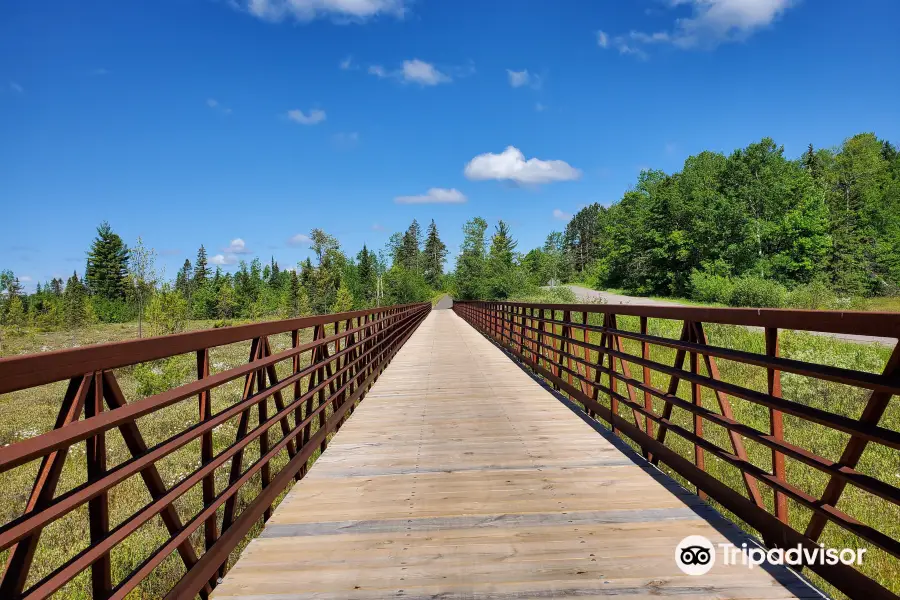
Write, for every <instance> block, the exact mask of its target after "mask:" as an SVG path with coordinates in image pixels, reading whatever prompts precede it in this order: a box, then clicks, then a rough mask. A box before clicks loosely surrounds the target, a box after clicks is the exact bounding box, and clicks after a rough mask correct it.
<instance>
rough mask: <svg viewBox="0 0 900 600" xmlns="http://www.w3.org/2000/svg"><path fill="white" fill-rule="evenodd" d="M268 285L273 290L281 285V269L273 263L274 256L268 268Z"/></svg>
mask: <svg viewBox="0 0 900 600" xmlns="http://www.w3.org/2000/svg"><path fill="white" fill-rule="evenodd" d="M269 285H270V286H271V287H273V288H275V287H278V286H280V285H281V269H280V268H279V267H278V263H277V262H275V257H274V256H273V257H272V264H271V265H270V267H269Z"/></svg>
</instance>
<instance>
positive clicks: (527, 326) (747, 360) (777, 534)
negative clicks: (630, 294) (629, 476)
mask: <svg viewBox="0 0 900 600" xmlns="http://www.w3.org/2000/svg"><path fill="white" fill-rule="evenodd" d="M453 310H454V311H455V312H456V313H457V314H458V315H460V316H461V317H462V318H464V319H465V320H466V321H468V322H469V323H470V324H471V325H473V326H474V327H475V328H476V329H478V330H479V331H481V332H482V333H483V334H485V335H486V336H487V337H488V338H489V339H492V340H494V341H495V342H496V343H497V344H499V345H501V346H502V347H504V348H505V349H506V350H508V351H509V352H510V353H512V354H513V355H514V356H515V357H516V358H518V359H519V360H521V361H522V362H523V363H524V364H525V365H526V366H527V367H529V368H530V369H532V370H533V371H534V372H536V373H537V374H539V375H540V376H542V377H543V378H544V379H545V380H546V381H548V382H549V383H550V384H552V385H553V386H554V387H555V388H556V389H557V390H558V391H560V392H562V393H564V394H565V395H567V396H568V397H569V398H571V399H572V400H575V401H577V402H578V403H580V404H581V406H582V407H583V408H584V410H585V411H586V412H587V413H588V414H589V415H590V416H592V417H594V418H597V417H599V418H600V419H602V420H603V421H605V422H606V423H608V424H609V426H610V428H611V429H612V431H613V432H616V433H617V434H619V435H621V436H624V437H625V438H626V439H627V440H630V441H631V442H632V443H633V444H634V445H635V446H636V448H638V449H639V450H640V451H641V452H642V453H643V455H644V456H645V457H646V458H647V459H649V460H650V461H652V463H653V464H657V465H658V464H660V463H661V464H662V465H663V466H665V467H667V468H668V469H669V470H670V472H673V473H674V474H675V475H677V476H680V477H681V478H683V481H685V482H686V483H687V484H688V485H690V484H693V485H694V486H696V491H697V493H698V494H699V495H700V496H701V497H704V498H709V499H712V500H713V501H715V502H716V503H718V505H720V506H721V507H723V508H725V509H727V510H728V511H730V512H731V513H733V514H734V515H736V516H737V517H738V518H739V519H741V520H743V522H744V523H745V524H746V525H748V526H750V527H751V528H753V529H755V530H756V531H757V532H758V533H759V534H760V535H761V536H762V538H763V539H764V540H765V542H766V544H767V545H768V546H770V547H781V548H787V547H796V546H797V545H798V544H799V545H802V546H804V547H807V548H810V549H815V548H819V547H820V543H821V542H820V538H821V536H822V533H823V531H824V530H825V527H826V525H827V524H831V525H830V526H837V527H838V528H839V530H843V531H844V532H846V533H848V534H849V536H848V535H843V534H840V533H839V535H837V536H833V537H832V539H842V540H848V539H850V540H860V541H861V542H862V543H863V544H864V547H867V548H869V549H878V552H880V554H879V556H877V557H872V556H870V557H869V558H870V560H875V564H876V565H877V564H882V565H884V564H886V563H885V562H881V561H889V562H890V563H891V564H892V568H891V569H890V570H887V569H886V570H885V572H884V573H885V574H883V575H882V573H879V572H875V573H873V572H872V571H871V570H870V571H869V572H868V573H863V572H861V571H859V570H857V569H855V568H854V567H851V566H847V565H844V564H840V563H838V564H837V565H819V564H811V565H808V566H809V568H810V569H811V570H813V571H814V572H815V573H816V574H818V575H819V576H821V577H822V578H823V579H824V580H826V581H827V582H829V583H830V584H832V585H834V586H835V587H836V588H837V589H839V590H840V591H842V592H844V593H846V594H847V595H848V596H850V597H852V598H897V596H896V595H894V593H892V592H891V591H890V590H889V589H887V588H886V587H884V586H882V585H881V584H880V583H879V581H877V580H879V579H880V581H881V583H884V582H885V581H889V580H890V579H891V577H892V576H891V575H890V574H888V573H893V575H894V576H896V574H897V572H898V570H900V563H898V562H897V559H898V558H900V541H898V539H897V537H896V533H895V534H894V535H890V534H889V533H885V532H884V531H881V530H879V529H878V527H877V526H873V525H872V524H871V523H869V524H867V523H864V522H862V521H861V520H859V519H857V518H854V517H853V516H850V514H848V511H850V512H854V511H855V512H857V513H858V512H865V510H866V509H871V508H872V506H875V507H876V510H875V511H874V512H879V510H878V508H877V507H883V510H884V513H882V514H883V515H884V516H888V518H887V519H886V522H887V523H888V524H889V525H890V527H888V529H890V528H891V527H893V528H896V522H895V521H893V520H891V519H890V518H889V515H890V514H893V515H898V514H900V513H898V511H897V507H898V506H900V489H898V488H897V487H896V485H895V484H896V483H897V480H896V479H892V478H893V477H895V476H896V471H897V470H898V467H900V453H898V449H900V432H898V431H897V430H895V429H891V428H888V427H884V426H880V425H879V421H881V420H882V417H883V416H884V415H885V413H886V411H888V408H889V403H890V400H891V398H892V397H893V396H894V395H895V394H900V347H898V346H897V345H895V346H894V349H893V352H892V353H891V354H890V355H889V357H888V358H887V360H886V361H885V362H886V364H884V366H883V369H884V370H883V372H882V373H881V374H876V373H871V372H864V371H862V370H856V369H850V368H839V367H837V366H829V365H827V364H821V363H817V362H814V360H815V357H810V356H808V354H810V353H809V352H807V353H806V354H804V355H803V360H798V359H795V358H787V357H783V356H780V353H779V337H780V335H779V334H780V331H781V330H785V329H786V330H802V331H808V332H814V333H817V334H819V335H822V334H825V335H831V336H835V335H837V336H840V335H845V334H856V335H868V336H881V337H885V336H886V337H889V338H898V337H900V315H898V314H888V313H859V312H854V313H849V312H823V311H800V310H765V309H727V308H726V309H708V308H693V307H656V306H636V305H624V306H623V305H602V304H587V305H575V304H572V305H566V304H555V305H549V304H522V303H500V302H456V303H455V304H454V306H453ZM626 321H627V324H626ZM708 324H714V325H708ZM707 325H708V326H707ZM727 325H732V326H736V327H730V328H729V327H726V326H727ZM678 330H680V332H681V334H680V336H679V335H678V334H677V331H678ZM708 330H709V333H710V334H711V333H712V330H715V333H716V334H717V335H718V337H719V338H721V339H723V340H726V343H722V342H719V344H718V345H715V344H714V343H712V342H711V341H710V339H709V338H708V337H707V335H708ZM727 331H731V332H732V335H734V334H735V333H736V334H737V335H738V336H739V337H741V338H742V339H744V340H745V341H747V340H749V341H751V342H752V341H753V339H756V338H758V340H757V343H756V346H755V347H754V348H752V349H751V350H748V349H746V347H745V348H743V349H741V348H737V347H735V346H736V345H737V344H731V347H729V344H728V343H727V340H728V339H729V338H728V335H727ZM665 333H668V334H669V335H665ZM676 336H677V337H676ZM715 339H716V338H715V336H714V337H713V340H714V341H715ZM804 339H805V342H804V341H803V339H801V341H800V343H806V344H808V345H812V344H813V341H821V340H820V339H819V338H812V337H810V338H804ZM751 346H752V344H751ZM884 352H885V353H887V352H888V350H887V349H885V350H884ZM664 360H665V361H667V362H663V361H664ZM668 361H671V362H668ZM685 362H687V363H688V364H687V365H685ZM719 362H721V363H722V365H721V368H722V372H720V364H719ZM686 367H687V368H686ZM701 367H705V369H703V368H701ZM726 369H727V370H728V374H727V375H728V376H725V375H723V373H724V371H725V370H726ZM704 370H705V373H704V372H703V371H704ZM782 374H788V375H786V376H788V377H794V378H797V379H796V381H800V380H805V381H806V385H807V386H812V387H811V388H810V387H807V388H800V387H797V389H812V390H813V392H812V394H811V397H812V401H810V400H809V398H807V399H806V401H798V400H797V399H791V398H789V397H783V394H782ZM680 382H685V384H686V386H685V389H684V390H683V392H682V396H683V397H682V396H679V383H680ZM792 383H795V381H794V380H792ZM816 386H818V387H816ZM823 386H835V388H836V389H835V390H832V395H831V396H829V397H830V398H835V399H836V400H837V401H836V402H835V403H834V404H835V405H836V406H834V407H833V408H835V409H840V408H842V406H840V404H841V403H843V402H844V401H845V400H846V399H848V398H851V397H853V398H858V399H859V401H858V402H857V404H856V405H855V406H854V408H853V410H850V411H847V412H855V414H840V410H831V408H832V406H816V401H817V399H819V398H823V397H824V391H821V392H819V391H817V390H820V389H821V390H824V387H823ZM795 387H796V386H795ZM732 398H736V399H739V402H741V404H740V405H735V406H738V407H739V408H741V409H742V410H741V411H739V412H738V411H735V410H734V407H733V406H732V403H731V399H732ZM826 404H827V403H826ZM715 408H717V409H718V410H714V409H715ZM859 408H861V411H860V410H859ZM893 408H894V409H896V406H894V407H893ZM754 411H755V412H754ZM766 412H767V413H768V414H767V415H766ZM742 415H743V416H742ZM749 415H755V416H756V417H757V418H755V419H753V421H754V424H751V423H750V421H751V419H750V418H749ZM896 415H897V413H896V411H894V413H893V422H894V423H896V422H897V417H896ZM759 417H761V418H759ZM742 419H743V421H742ZM707 424H708V425H710V426H709V427H707V428H706V431H704V426H705V425H707ZM804 428H806V430H807V431H805V432H803V431H801V430H802V429H804ZM668 432H671V433H672V434H675V437H674V438H673V436H671V435H670V436H668V437H667V435H666V434H667V433H668ZM835 432H839V435H835ZM716 434H718V435H716ZM817 435H821V437H822V438H823V439H824V438H825V437H826V436H830V438H829V439H838V440H839V441H838V443H837V444H836V446H837V449H838V450H837V451H835V452H834V454H835V456H834V457H833V458H830V459H829V458H827V457H824V456H821V455H819V454H817V453H816V452H813V451H811V450H810V449H809V448H806V447H803V446H802V445H801V443H800V442H799V441H797V440H806V441H807V442H813V443H810V444H808V445H815V444H814V443H815V442H816V441H817V440H815V439H811V438H816V437H817ZM745 443H746V444H745ZM867 447H869V448H870V449H871V451H873V452H874V451H876V450H877V451H881V453H880V454H878V455H877V456H880V457H881V458H882V459H883V464H882V465H881V467H880V468H878V467H876V468H873V466H872V463H871V461H870V463H869V464H867V465H865V468H864V466H863V465H861V464H860V459H861V458H862V457H863V454H864V451H865V450H866V449H867ZM876 447H877V448H876ZM841 448H842V449H843V452H842V453H841V452H839V450H840V449H841ZM748 450H752V452H750V453H749V454H748ZM838 454H839V458H838V456H837V455H838ZM709 457H714V461H720V463H719V465H716V467H719V468H709V467H711V466H712V465H708V464H707V458H709ZM786 458H787V459H789V460H790V461H791V463H792V464H789V465H786V464H785V462H786ZM869 458H872V456H869ZM721 465H730V467H726V468H721ZM786 467H789V468H788V469H787V471H789V472H786ZM729 468H730V469H731V471H730V472H731V473H732V474H733V476H731V477H730V478H729V477H727V475H728V474H729V470H728V469H729ZM795 468H796V469H795ZM812 471H814V473H812ZM798 472H799V473H804V474H806V475H815V476H817V477H819V479H818V480H815V479H814V480H813V481H812V483H810V481H808V480H805V481H804V482H803V483H800V479H803V478H798V477H791V476H789V475H790V474H791V473H794V474H796V473H798ZM889 481H890V482H889ZM760 483H762V484H763V485H764V486H766V487H765V488H763V489H762V490H761V489H760V487H761V486H760V485H759V484H760ZM848 484H849V486H851V487H852V488H854V495H855V498H854V506H853V507H848V506H847V503H844V504H841V507H840V508H839V507H838V505H839V500H841V498H842V495H844V496H846V494H844V492H845V488H847V486H848ZM816 488H817V489H816ZM789 500H790V502H789ZM866 504H869V505H870V506H868V507H866V506H865V505H866ZM789 507H790V509H791V511H790V513H789ZM860 507H862V510H859V509H860ZM894 531H896V529H894ZM870 554H872V553H871V552H870Z"/></svg>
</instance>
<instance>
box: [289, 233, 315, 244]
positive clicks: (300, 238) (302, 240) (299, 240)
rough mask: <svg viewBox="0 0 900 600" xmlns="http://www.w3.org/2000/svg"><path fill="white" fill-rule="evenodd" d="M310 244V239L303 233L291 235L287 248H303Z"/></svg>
mask: <svg viewBox="0 0 900 600" xmlns="http://www.w3.org/2000/svg"><path fill="white" fill-rule="evenodd" d="M310 242H312V239H310V237H309V236H308V235H306V234H305V233H298V234H297V235H292V236H291V237H290V238H289V239H288V241H287V243H288V246H305V245H307V244H309V243H310Z"/></svg>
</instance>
